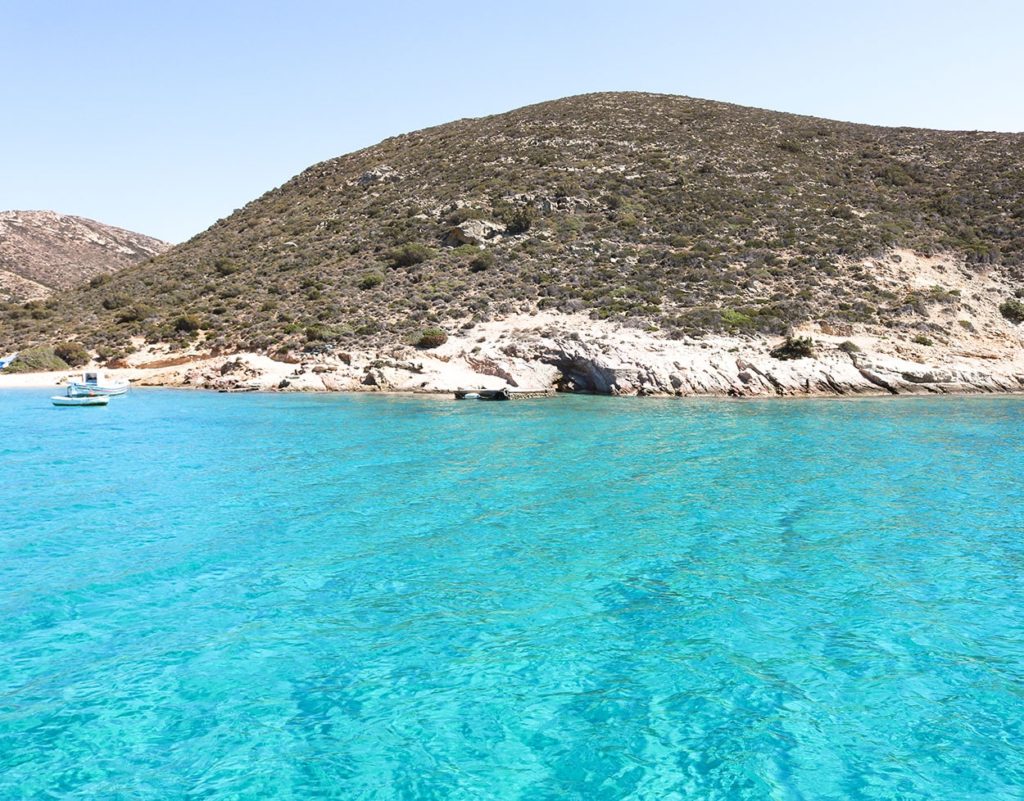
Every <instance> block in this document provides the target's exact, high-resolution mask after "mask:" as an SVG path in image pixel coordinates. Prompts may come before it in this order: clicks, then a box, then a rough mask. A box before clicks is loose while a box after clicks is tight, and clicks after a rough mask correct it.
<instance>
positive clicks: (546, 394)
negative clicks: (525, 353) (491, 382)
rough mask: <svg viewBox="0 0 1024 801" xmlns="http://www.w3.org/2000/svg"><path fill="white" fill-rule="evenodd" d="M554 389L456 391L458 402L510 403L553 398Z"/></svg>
mask: <svg viewBox="0 0 1024 801" xmlns="http://www.w3.org/2000/svg"><path fill="white" fill-rule="evenodd" d="M554 396H555V391H554V390H553V389H509V388H508V387H503V388H501V389H457V390H455V399H456V400H467V399H473V400H487V401H510V400H533V399H535V398H553V397H554Z"/></svg>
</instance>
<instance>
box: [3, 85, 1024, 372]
mask: <svg viewBox="0 0 1024 801" xmlns="http://www.w3.org/2000/svg"><path fill="white" fill-rule="evenodd" d="M1022 268H1024V135H1021V134H996V133H979V132H949V131H929V130H919V129H909V128H882V127H876V126H868V125H857V124H851V123H842V122H834V121H830V120H824V119H818V118H813V117H803V116H796V115H791V114H783V113H777V112H771V111H764V110H760V109H752V108H743V107H739V106H734V105H728V104H724V103H717V102H712V101H707V100H697V99H692V98H687V97H674V96H666V95H652V94H640V93H606V94H593V95H584V96H579V97H571V98H566V99H563V100H557V101H553V102H549V103H541V104H538V105H534V106H529V107H526V108H522V109H519V110H516V111H512V112H509V113H506V114H500V115H496V116H492V117H486V118H482V119H468V120H459V121H457V122H453V123H450V124H447V125H442V126H439V127H436V128H430V129H427V130H423V131H417V132H414V133H409V134H405V135H402V136H397V137H394V138H392V139H388V140H385V141H383V142H381V143H380V144H378V145H375V146H373V147H370V148H367V149H365V150H361V151H359V152H356V153H352V154H349V155H346V156H342V157H340V158H336V159H332V160H330V161H326V162H323V163H320V164H317V165H315V166H313V167H310V168H309V169H308V170H306V171H305V172H303V173H302V174H300V175H298V176H296V177H295V178H293V179H292V180H291V181H289V182H287V183H286V184H284V185H283V186H281V187H278V188H276V189H274V190H272V191H270V192H268V193H266V194H265V195H263V196H262V197H260V198H259V199H257V200H255V201H253V202H251V203H249V204H248V205H247V206H245V207H244V208H243V209H240V210H238V211H237V212H235V213H234V214H233V215H231V216H230V217H228V218H226V219H224V220H220V221H218V222H217V223H216V224H214V225H213V226H211V227H210V228H209V229H208V230H207V231H205V232H203V233H202V234H200V235H198V236H197V237H195V238H193V239H192V240H190V241H189V242H186V243H184V244H182V245H180V246H178V247H176V248H173V249H172V250H171V251H170V252H168V253H166V254H165V255H163V256H159V257H157V258H155V259H152V260H151V261H148V262H146V263H145V264H142V265H140V266H136V267H133V268H131V269H127V270H122V271H120V272H118V273H117V274H116V275H114V276H113V277H112V278H111V279H110V280H109V281H106V282H93V285H92V286H89V287H86V288H83V289H78V290H74V291H71V292H69V293H65V294H63V295H61V296H59V297H55V298H53V299H51V300H50V301H48V302H47V303H45V304H42V305H41V306H38V307H36V308H32V309H26V308H25V307H22V306H8V307H7V309H6V311H5V312H4V313H3V315H4V323H5V324H4V330H3V334H2V339H3V340H4V343H5V344H6V345H8V346H12V347H13V346H22V347H23V346H24V345H26V344H32V343H36V342H43V341H47V340H53V339H55V338H60V339H68V338H71V339H76V340H80V341H81V342H83V343H84V344H85V345H86V346H87V347H89V348H93V349H99V348H102V349H103V351H104V352H105V353H117V352H128V351H130V350H132V349H133V348H136V347H138V345H139V343H140V342H142V341H143V340H145V341H146V342H148V343H150V344H154V343H165V344H169V346H170V349H172V350H173V349H183V350H187V351H188V352H190V353H197V354H199V353H213V352H216V353H230V352H235V351H253V352H261V353H265V354H270V355H274V354H281V355H286V354H292V355H293V357H294V356H295V354H302V353H306V354H309V353H321V354H323V353H332V352H336V351H351V350H358V349H366V350H374V349H376V350H378V351H381V350H382V349H387V348H389V347H404V346H410V347H411V346H414V345H417V344H419V345H420V346H421V347H426V346H429V345H431V343H433V344H440V343H441V342H443V341H444V340H443V337H445V336H453V335H457V334H458V335H462V336H465V337H467V338H469V337H471V336H472V331H473V330H474V328H475V327H477V326H481V325H483V324H486V323H490V322H494V321H500V320H501V319H503V318H508V317H510V316H513V315H528V316H529V315H546V317H545V319H549V318H551V316H552V315H554V316H555V317H558V316H559V315H561V316H563V317H565V318H566V319H568V318H569V317H572V318H573V319H584V320H590V321H593V322H595V323H599V324H607V325H610V326H617V327H620V328H624V329H629V330H633V331H641V332H645V333H646V334H647V335H649V336H650V337H654V338H656V339H659V340H664V341H683V340H692V339H695V338H701V337H706V336H712V335H721V336H730V337H737V338H740V339H743V338H746V339H749V340H750V341H754V340H757V341H762V340H763V341H767V339H766V338H770V337H775V338H776V339H777V338H778V337H780V336H782V335H784V334H787V333H790V334H792V333H793V332H795V331H798V330H801V329H805V328H806V329H808V330H813V331H817V332H819V333H821V332H825V333H827V332H833V333H835V334H836V335H839V336H850V335H853V334H855V333H857V332H868V331H873V332H875V333H876V334H878V335H879V336H881V335H883V334H884V335H885V336H891V337H894V338H895V339H896V340H901V341H904V342H906V343H908V344H913V341H914V338H917V339H918V340H920V341H921V342H924V341H928V342H935V343H939V344H946V345H950V346H953V345H955V344H956V343H960V342H961V341H963V340H964V337H965V336H968V337H969V336H970V335H972V334H973V333H974V332H972V330H971V329H978V327H979V326H980V327H981V328H982V329H984V330H983V331H980V334H984V335H985V336H989V335H991V336H992V337H994V338H995V339H994V340H993V341H998V342H1003V343H1004V344H1005V343H1009V342H1011V341H1012V342H1014V343H1015V342H1016V340H1015V331H1016V329H1015V322H1014V319H1013V318H1014V317H1015V316H1016V315H1017V310H1018V307H1019V310H1020V312H1021V318H1022V319H1024V306H1022V305H1021V304H1020V302H1019V301H1018V300H1017V299H1016V298H1015V297H1014V293H1015V291H1016V290H1017V289H1018V288H1019V287H1020V286H1021V284H1020V280H1021V277H1022ZM1000 308H1002V309H1004V310H1005V313H1001V312H999V311H998V310H999V309H1000ZM979 330H980V329H979ZM980 334H979V335H980ZM918 344H920V342H919V343H918ZM1007 347H1009V345H1007Z"/></svg>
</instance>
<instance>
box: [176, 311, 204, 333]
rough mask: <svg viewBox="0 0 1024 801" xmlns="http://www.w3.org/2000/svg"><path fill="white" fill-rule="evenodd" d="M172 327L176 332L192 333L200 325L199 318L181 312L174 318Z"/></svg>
mask: <svg viewBox="0 0 1024 801" xmlns="http://www.w3.org/2000/svg"><path fill="white" fill-rule="evenodd" d="M173 327H174V330H175V331H177V332H178V333H192V332H194V331H198V330H199V329H200V328H201V327H202V324H201V323H200V322H199V318H198V317H196V316H195V315H194V314H183V315H181V316H180V317H177V318H175V320H174V323H173Z"/></svg>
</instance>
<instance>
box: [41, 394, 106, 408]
mask: <svg viewBox="0 0 1024 801" xmlns="http://www.w3.org/2000/svg"><path fill="white" fill-rule="evenodd" d="M50 400H51V401H52V402H53V405H54V406H106V405H107V404H108V403H110V397H109V396H108V395H54V396H52V397H51V398H50Z"/></svg>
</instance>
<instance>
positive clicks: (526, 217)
mask: <svg viewBox="0 0 1024 801" xmlns="http://www.w3.org/2000/svg"><path fill="white" fill-rule="evenodd" d="M535 219H537V213H536V212H535V211H534V210H533V209H532V208H531V207H529V206H521V207H519V208H516V209H513V210H511V211H509V212H508V213H507V214H505V215H504V216H503V222H504V223H505V233H506V234H513V235H514V234H525V233H526V232H527V231H529V230H530V228H531V227H532V226H533V221H534V220H535Z"/></svg>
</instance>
